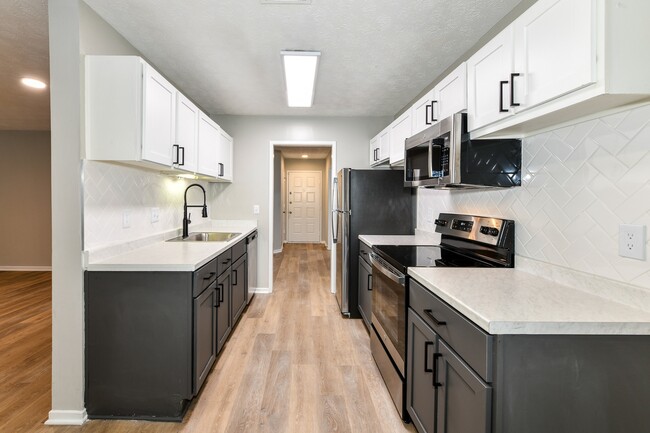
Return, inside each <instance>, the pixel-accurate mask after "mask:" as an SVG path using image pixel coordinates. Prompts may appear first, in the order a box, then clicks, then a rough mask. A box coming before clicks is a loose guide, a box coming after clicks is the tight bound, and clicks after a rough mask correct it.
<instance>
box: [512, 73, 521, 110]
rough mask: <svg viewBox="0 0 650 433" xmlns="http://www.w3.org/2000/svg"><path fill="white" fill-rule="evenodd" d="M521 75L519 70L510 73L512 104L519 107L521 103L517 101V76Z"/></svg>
mask: <svg viewBox="0 0 650 433" xmlns="http://www.w3.org/2000/svg"><path fill="white" fill-rule="evenodd" d="M519 76H521V74H520V73H518V72H513V73H512V74H510V106H511V107H519V106H520V105H521V104H519V103H518V102H515V77H519Z"/></svg>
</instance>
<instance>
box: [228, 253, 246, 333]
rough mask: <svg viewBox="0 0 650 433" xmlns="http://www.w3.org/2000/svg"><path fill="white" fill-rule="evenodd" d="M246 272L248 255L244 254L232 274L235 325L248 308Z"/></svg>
mask: <svg viewBox="0 0 650 433" xmlns="http://www.w3.org/2000/svg"><path fill="white" fill-rule="evenodd" d="M246 270H247V267H246V254H244V255H243V256H241V257H240V258H239V259H237V261H236V262H235V263H234V264H233V265H232V271H231V273H230V275H231V276H232V280H231V286H232V290H231V293H232V324H233V325H234V324H236V323H237V321H238V320H239V317H240V316H241V314H242V313H243V312H244V308H246V301H247V300H248V295H247V290H246Z"/></svg>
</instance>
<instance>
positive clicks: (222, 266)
mask: <svg viewBox="0 0 650 433" xmlns="http://www.w3.org/2000/svg"><path fill="white" fill-rule="evenodd" d="M231 262H232V253H231V250H230V248H229V249H227V250H226V251H224V252H223V253H221V254H219V255H218V256H217V275H221V274H223V273H224V272H225V271H226V270H228V268H229V267H230V264H231Z"/></svg>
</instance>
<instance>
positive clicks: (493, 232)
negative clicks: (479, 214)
mask: <svg viewBox="0 0 650 433" xmlns="http://www.w3.org/2000/svg"><path fill="white" fill-rule="evenodd" d="M498 235H499V230H498V229H496V228H494V227H492V228H491V229H490V236H498Z"/></svg>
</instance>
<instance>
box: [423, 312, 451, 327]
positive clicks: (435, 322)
mask: <svg viewBox="0 0 650 433" xmlns="http://www.w3.org/2000/svg"><path fill="white" fill-rule="evenodd" d="M424 314H426V315H427V316H429V318H430V319H431V320H433V323H434V324H435V325H436V326H443V325H446V324H447V322H445V321H442V320H438V319H436V316H434V315H433V311H431V310H424Z"/></svg>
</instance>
